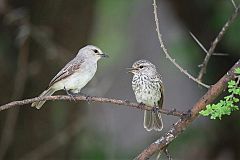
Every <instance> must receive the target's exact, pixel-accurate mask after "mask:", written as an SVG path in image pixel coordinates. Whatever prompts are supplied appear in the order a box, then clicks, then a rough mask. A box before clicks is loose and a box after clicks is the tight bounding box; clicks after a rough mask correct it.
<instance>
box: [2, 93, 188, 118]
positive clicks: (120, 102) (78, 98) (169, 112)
mask: <svg viewBox="0 0 240 160" xmlns="http://www.w3.org/2000/svg"><path fill="white" fill-rule="evenodd" d="M42 100H47V101H49V100H51V101H56V100H65V101H72V100H73V99H72V97H71V96H64V95H57V96H46V97H35V98H30V99H24V100H21V101H13V102H10V103H7V104H5V105H2V106H0V111H3V110H6V109H10V108H12V107H16V106H23V105H26V104H31V103H33V102H38V101H42ZM74 101H87V102H99V103H111V104H117V105H122V106H128V107H133V108H138V109H141V110H149V111H152V110H153V107H151V106H147V105H143V104H138V103H132V102H129V101H127V100H120V99H111V98H103V97H90V96H76V97H74ZM157 110H158V111H159V112H160V113H163V114H167V115H173V116H178V117H182V116H183V115H185V113H183V112H179V111H176V110H175V109H173V110H166V109H157Z"/></svg>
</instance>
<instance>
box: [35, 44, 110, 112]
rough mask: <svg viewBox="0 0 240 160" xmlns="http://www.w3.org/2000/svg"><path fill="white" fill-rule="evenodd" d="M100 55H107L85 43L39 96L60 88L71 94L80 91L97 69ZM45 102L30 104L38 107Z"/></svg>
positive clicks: (47, 94)
mask: <svg viewBox="0 0 240 160" xmlns="http://www.w3.org/2000/svg"><path fill="white" fill-rule="evenodd" d="M102 57H108V56H107V55H106V54H104V53H103V52H102V51H101V50H100V49H99V48H98V47H96V46H93V45H87V46H85V47H83V48H81V49H80V50H79V52H78V54H77V56H76V57H75V58H74V59H72V60H71V61H70V62H69V63H68V64H67V65H66V66H65V67H64V68H63V69H62V70H61V71H60V72H58V74H57V75H56V76H55V77H54V78H53V79H52V80H51V82H50V83H49V86H48V88H47V89H46V90H45V91H44V92H43V93H42V94H40V96H39V97H43V96H50V95H52V94H53V93H54V92H56V91H58V90H62V89H64V90H65V91H66V92H67V94H68V95H71V96H72V94H77V93H80V91H81V89H82V88H83V87H84V86H85V85H86V84H87V83H88V82H89V81H90V80H91V79H92V78H93V76H94V74H95V73H96V71H97V62H98V60H99V59H100V58H102ZM45 102H46V101H39V102H34V103H32V105H31V106H32V107H36V108H37V109H40V108H41V107H42V105H43V104H44V103H45Z"/></svg>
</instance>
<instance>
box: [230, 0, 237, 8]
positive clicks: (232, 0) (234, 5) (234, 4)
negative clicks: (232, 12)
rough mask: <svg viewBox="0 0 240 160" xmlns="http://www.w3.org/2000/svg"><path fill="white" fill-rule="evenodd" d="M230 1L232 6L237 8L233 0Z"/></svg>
mask: <svg viewBox="0 0 240 160" xmlns="http://www.w3.org/2000/svg"><path fill="white" fill-rule="evenodd" d="M231 2H232V5H233V7H234V8H235V9H237V5H236V3H235V1H234V0H231Z"/></svg>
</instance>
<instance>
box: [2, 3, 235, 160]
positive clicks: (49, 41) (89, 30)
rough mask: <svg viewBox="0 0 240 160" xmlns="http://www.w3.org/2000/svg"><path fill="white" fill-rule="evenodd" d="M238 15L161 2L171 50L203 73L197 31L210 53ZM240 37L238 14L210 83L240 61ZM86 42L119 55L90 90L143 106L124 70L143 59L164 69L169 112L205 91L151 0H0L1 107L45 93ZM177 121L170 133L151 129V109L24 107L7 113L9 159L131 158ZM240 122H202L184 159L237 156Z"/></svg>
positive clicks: (167, 120)
mask: <svg viewBox="0 0 240 160" xmlns="http://www.w3.org/2000/svg"><path fill="white" fill-rule="evenodd" d="M235 2H236V3H237V4H239V3H240V1H239V0H236V1H235ZM233 12H234V7H233V5H232V3H231V1H230V0H228V1H227V0H218V1H215V0H202V1H199V0H192V1H190V0H189V1H179V0H171V1H166V0H159V1H158V15H159V20H160V28H161V32H162V35H163V39H164V41H165V42H166V44H167V48H168V49H169V51H170V53H171V55H172V56H173V57H174V58H175V59H176V61H177V62H178V63H179V64H181V66H182V67H183V68H185V69H187V70H188V71H189V72H190V73H192V74H193V75H196V76H197V74H198V72H199V68H198V65H199V64H201V63H202V61H203V59H204V57H205V53H204V52H203V51H202V50H201V49H200V47H199V46H198V45H197V44H196V42H195V41H194V40H193V39H192V38H191V36H190V35H189V31H191V32H192V33H193V34H194V35H195V36H196V37H197V38H198V39H199V41H200V42H201V43H202V44H203V45H204V46H205V47H206V48H207V49H208V48H209V47H210V45H211V42H212V41H213V39H214V38H215V37H216V35H217V34H218V32H219V31H220V30H221V27H222V26H223V25H224V23H225V22H226V21H227V19H228V17H229V16H230V15H231V14H232V13H233ZM239 37H240V19H239V18H238V19H237V20H236V22H235V23H234V24H232V26H231V27H230V29H229V31H227V33H226V34H225V36H224V38H223V40H222V41H221V42H220V43H219V44H218V46H217V48H216V50H215V52H217V53H227V54H228V55H227V56H212V57H211V59H210V62H209V65H208V70H207V75H206V76H205V77H204V82H206V83H208V84H214V83H215V82H216V81H217V80H218V79H219V78H220V77H221V76H223V75H224V74H225V73H226V71H227V70H228V69H229V68H230V67H231V66H232V65H233V64H234V62H236V61H237V59H238V58H239V57H240V48H239V44H240V39H239ZM87 44H93V45H96V46H98V47H99V48H101V49H102V50H103V52H106V53H107V54H108V55H109V56H110V57H111V58H109V59H107V60H102V61H100V62H99V66H98V71H97V74H96V76H95V77H94V78H93V80H92V81H91V82H90V83H89V84H88V85H87V86H86V87H85V88H84V89H83V90H82V92H83V93H85V94H89V95H92V96H103V97H110V98H119V99H127V100H130V101H133V102H135V98H134V95H133V92H132V89H131V75H129V74H127V73H126V70H125V68H127V67H130V66H131V65H132V63H133V62H134V61H136V60H138V59H148V60H150V61H152V62H153V63H154V64H156V65H157V67H158V70H159V72H160V73H161V74H162V76H163V81H164V85H165V100H164V104H165V105H164V106H165V107H166V108H168V109H171V108H176V109H177V110H182V111H184V110H187V109H189V108H190V107H191V106H192V105H193V104H194V103H195V102H196V101H197V100H198V99H199V98H200V97H201V96H202V95H203V94H204V93H205V92H206V89H204V88H202V87H199V86H198V85H197V84H196V83H194V82H192V81H191V80H189V79H188V78H187V77H186V76H185V75H183V74H182V73H180V72H179V71H178V70H177V69H176V68H175V67H174V66H173V65H172V64H171V63H170V62H169V61H168V60H167V59H166V58H165V56H164V54H163V53H162V51H161V48H160V46H159V42H158V39H157V35H156V31H155V22H154V16H153V7H152V1H145V0H131V1H129V0H120V1H113V0H38V1H33V0H21V1H18V0H0V77H1V79H0V88H1V92H0V97H1V98H0V103H1V104H5V103H7V102H10V101H13V100H20V99H25V98H31V97H36V96H38V95H39V94H40V93H41V92H42V91H43V90H44V89H45V88H46V87H47V86H48V83H49V82H50V80H51V79H52V78H53V77H54V75H55V74H56V73H57V72H58V71H59V70H60V69H61V68H62V67H63V66H64V65H65V64H66V63H67V62H68V61H69V60H71V59H72V58H73V57H74V56H75V55H76V53H77V52H78V50H79V49H80V48H81V47H83V46H84V45H87ZM57 94H65V93H64V92H61V91H60V92H58V93H57ZM176 120H177V118H175V117H172V116H165V115H163V121H164V125H165V127H164V130H163V131H162V132H159V133H154V132H147V131H145V130H144V128H143V126H142V121H143V112H142V111H140V110H136V109H130V108H128V107H124V106H122V107H116V106H115V105H111V104H99V103H89V104H88V103H86V102H77V103H75V102H64V101H55V102H47V103H46V104H45V105H44V107H43V108H42V109H41V110H36V109H34V108H31V107H30V105H26V106H24V107H15V108H12V109H9V110H7V111H2V112H0V160H15V159H16V160H19V159H21V160H25V159H28V160H75V159H83V160H88V159H90V160H95V159H96V160H105V159H109V160H114V159H117V160H118V159H119V160H122V159H132V158H134V157H135V156H136V155H137V154H138V153H140V152H141V151H142V150H143V149H144V148H145V147H146V146H147V145H149V144H150V143H151V142H153V141H154V140H156V139H157V138H158V137H160V136H161V135H162V134H163V133H164V132H166V131H167V130H168V129H169V128H170V127H171V125H172V124H173V123H174V122H175V121H176ZM239 124H240V120H239V113H238V112H235V113H233V115H232V116H231V117H224V118H223V119H222V120H221V121H212V120H209V119H208V118H202V117H200V118H199V119H198V120H197V121H195V122H194V123H193V124H192V125H191V127H190V128H188V129H187V130H186V131H185V132H184V133H183V134H182V135H181V136H180V137H179V138H177V139H176V140H175V141H174V142H173V143H172V144H171V145H170V146H169V151H170V153H171V155H172V157H174V159H176V160H178V159H184V160H191V159H195V160H203V159H206V160H238V159H240V138H239V136H238V135H239V134H240V128H239ZM153 158H154V157H153ZM163 159H166V157H164V156H163Z"/></svg>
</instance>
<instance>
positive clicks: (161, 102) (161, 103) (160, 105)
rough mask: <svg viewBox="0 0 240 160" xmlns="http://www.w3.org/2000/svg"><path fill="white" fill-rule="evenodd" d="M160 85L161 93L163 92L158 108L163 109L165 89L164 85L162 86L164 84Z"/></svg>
mask: <svg viewBox="0 0 240 160" xmlns="http://www.w3.org/2000/svg"><path fill="white" fill-rule="evenodd" d="M160 85H161V88H160V91H161V99H160V100H159V101H158V106H159V108H162V107H163V99H164V97H163V92H164V89H163V84H162V82H161V83H160Z"/></svg>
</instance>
